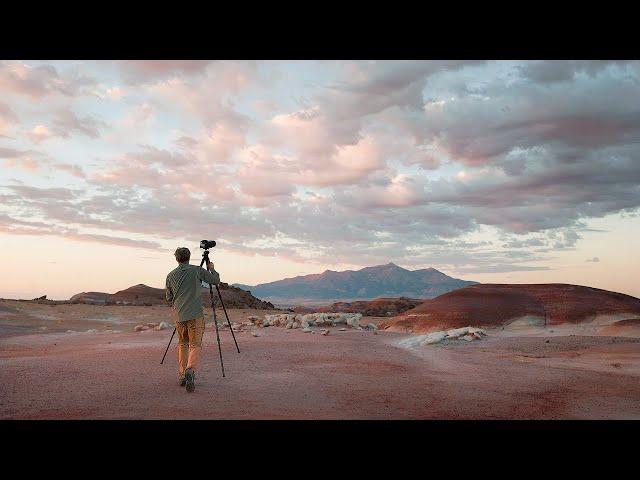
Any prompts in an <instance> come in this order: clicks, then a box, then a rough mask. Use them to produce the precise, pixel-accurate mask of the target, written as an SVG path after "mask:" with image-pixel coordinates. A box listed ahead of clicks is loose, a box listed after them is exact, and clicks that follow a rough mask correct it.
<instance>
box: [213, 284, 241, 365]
mask: <svg viewBox="0 0 640 480" xmlns="http://www.w3.org/2000/svg"><path fill="white" fill-rule="evenodd" d="M216 290H217V291H218V298H220V303H221V304H222V310H224V316H225V317H227V324H228V325H229V330H231V336H232V337H233V341H234V343H235V344H236V350H238V353H240V347H238V342H237V341H236V336H235V334H234V333H233V328H232V327H231V320H229V315H227V309H226V308H225V306H224V301H222V295H221V294H220V288H218V285H216Z"/></svg>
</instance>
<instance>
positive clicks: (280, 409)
mask: <svg viewBox="0 0 640 480" xmlns="http://www.w3.org/2000/svg"><path fill="white" fill-rule="evenodd" d="M4 306H5V307H6V304H4ZM37 307H38V308H37V309H35V311H34V312H33V313H39V314H41V315H43V312H41V311H40V307H44V308H43V311H47V310H46V309H49V310H48V312H49V315H50V316H51V317H52V319H51V320H49V322H50V323H53V324H55V322H57V321H58V320H60V316H58V314H59V313H60V312H56V309H57V308H59V307H65V308H67V309H69V307H76V306H75V305H63V306H59V307H58V306H56V307H48V306H37ZM81 307H91V309H92V312H93V314H92V315H93V317H91V318H94V319H95V318H96V315H98V314H99V313H102V314H104V315H113V314H114V313H113V312H112V311H111V310H109V308H114V309H118V308H119V309H121V312H122V313H127V314H128V316H127V315H124V317H126V318H127V322H123V321H120V323H119V325H120V326H121V327H122V329H123V330H124V331H123V332H122V333H105V331H106V329H105V331H99V332H98V333H65V332H63V331H60V332H55V333H50V332H40V331H36V330H35V328H37V327H38V326H39V323H38V322H41V321H45V320H43V319H39V320H37V321H36V320H34V322H35V323H34V325H33V326H32V327H31V332H32V333H26V332H27V331H28V328H27V325H23V327H24V329H23V330H22V331H21V332H16V331H15V328H13V327H6V326H5V321H6V315H5V317H0V382H2V385H3V388H2V389H0V418H2V419H640V381H638V380H639V379H640V339H638V338H629V337H607V336H587V335H574V336H572V334H571V333H568V332H567V333H565V334H561V335H559V334H557V333H556V332H544V331H542V332H541V331H538V332H537V333H536V334H531V332H529V335H521V336H516V335H513V332H507V333H505V332H502V331H499V330H495V331H488V333H489V336H488V337H486V338H484V339H483V340H478V341H475V342H463V344H456V345H453V344H451V345H431V346H425V347H419V348H406V347H402V346H401V345H400V342H401V341H402V340H403V339H406V338H407V334H404V333H397V332H385V331H380V332H378V334H374V333H373V332H370V331H357V330H353V329H349V330H347V331H340V330H339V329H338V328H332V329H331V332H330V334H329V335H327V336H323V335H320V333H319V331H318V332H317V333H315V334H310V333H303V332H302V331H301V330H286V329H283V328H277V327H268V328H260V329H257V330H256V331H257V332H258V334H259V336H258V337H254V336H252V335H251V334H250V333H249V332H242V333H240V332H238V333H236V336H237V339H238V342H239V344H240V349H241V353H240V354H238V353H237V352H236V351H235V348H234V345H233V340H232V339H231V335H230V332H229V331H223V332H221V338H222V347H223V355H224V360H225V370H226V374H227V377H226V378H222V377H221V372H220V365H219V360H218V353H217V346H216V343H215V332H214V330H213V328H212V327H208V329H207V331H206V333H205V337H204V348H205V354H204V357H203V362H202V368H201V370H200V371H199V372H198V377H197V386H196V391H195V392H194V393H192V394H189V393H187V392H186V391H185V389H184V388H182V387H179V386H178V385H177V382H176V380H177V374H176V352H175V339H174V344H173V348H172V349H171V350H170V352H169V354H168V355H167V360H166V361H165V364H164V365H160V364H159V362H160V359H161V357H162V353H163V352H164V348H165V347H166V343H167V341H168V340H169V337H170V335H171V330H164V331H145V332H141V333H133V332H131V331H130V329H132V326H133V324H135V323H136V322H139V323H142V322H143V321H151V320H149V318H150V317H156V316H157V315H158V311H155V310H153V309H154V308H161V307H95V306H81ZM122 309H128V310H122ZM5 310H6V308H5ZM4 313H5V314H6V311H5V312H4ZM71 313H73V311H72V312H71ZM75 313H76V314H78V318H76V319H75V320H73V322H76V323H79V322H80V312H79V310H78V311H76V312H75ZM84 313H88V312H84ZM165 313H166V310H165ZM262 313H266V312H257V311H251V310H235V309H234V310H230V312H229V314H230V316H231V318H232V319H233V320H234V321H243V320H245V319H246V317H248V316H249V315H252V314H262ZM12 314H15V312H14V313H12ZM67 314H69V310H67ZM71 316H73V315H71ZM3 318H4V320H3ZM29 318H34V319H35V318H37V317H36V316H33V317H29ZM120 318H122V317H120ZM141 319H143V320H141ZM158 320H159V319H158ZM370 320H374V323H375V322H376V321H379V320H381V319H366V321H367V322H368V321H370ZM12 321H13V322H15V318H14V320H12ZM66 321H71V320H65V322H66ZM92 321H97V320H92ZM12 328H13V330H12ZM87 329H89V328H86V329H85V331H86V330H87ZM318 330H319V329H318ZM36 332H37V333H36Z"/></svg>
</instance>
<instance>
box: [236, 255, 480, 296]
mask: <svg viewBox="0 0 640 480" xmlns="http://www.w3.org/2000/svg"><path fill="white" fill-rule="evenodd" d="M476 283H478V282H472V281H467V280H459V279H457V278H452V277H449V276H448V275H445V274H444V273H442V272H440V271H438V270H436V269H435V268H425V269H421V270H407V269H406V268H402V267H399V266H398V265H396V264H394V263H388V264H386V265H377V266H375V267H366V268H363V269H361V270H346V271H344V272H334V271H332V270H326V271H324V272H323V273H320V274H312V275H304V276H298V277H294V278H285V279H284V280H278V281H275V282H269V283H261V284H259V285H254V286H251V285H242V284H238V283H236V284H234V286H236V287H239V288H242V289H243V290H249V291H250V292H251V293H252V294H253V295H255V296H257V297H258V298H261V299H264V300H269V301H271V302H273V303H277V304H300V305H304V304H310V303H313V302H318V301H322V302H327V301H340V300H343V301H348V300H371V299H374V298H378V297H410V298H421V299H430V298H434V297H437V296H438V295H442V294H443V293H447V292H451V291H453V290H456V289H458V288H462V287H466V286H468V285H473V284H476Z"/></svg>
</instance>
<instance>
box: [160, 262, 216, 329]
mask: <svg viewBox="0 0 640 480" xmlns="http://www.w3.org/2000/svg"><path fill="white" fill-rule="evenodd" d="M200 282H207V283H211V284H215V285H217V284H219V283H220V274H219V273H218V272H216V271H215V270H213V271H212V272H209V271H208V270H205V269H204V268H202V267H199V266H196V265H190V264H188V263H181V264H180V265H178V266H177V267H176V268H175V269H173V270H172V271H171V272H169V275H167V286H166V289H165V296H166V298H167V301H168V302H171V303H172V305H173V308H174V309H175V310H176V311H177V312H178V321H179V322H186V321H187V320H191V319H192V318H198V317H202V316H203V310H202V298H201V295H202V286H201V283H200Z"/></svg>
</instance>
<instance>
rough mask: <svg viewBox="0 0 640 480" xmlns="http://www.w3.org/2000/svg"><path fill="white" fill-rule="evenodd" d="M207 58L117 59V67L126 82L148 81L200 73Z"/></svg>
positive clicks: (204, 68)
mask: <svg viewBox="0 0 640 480" xmlns="http://www.w3.org/2000/svg"><path fill="white" fill-rule="evenodd" d="M210 63H211V62H210V61H209V60H119V61H118V62H117V65H118V68H119V69H120V70H121V71H122V72H123V74H124V78H125V80H126V81H127V82H128V83H148V82H155V81H157V80H162V79H166V78H167V77H171V76H176V75H194V74H202V73H204V71H205V70H206V69H207V67H208V66H209V65H210Z"/></svg>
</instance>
